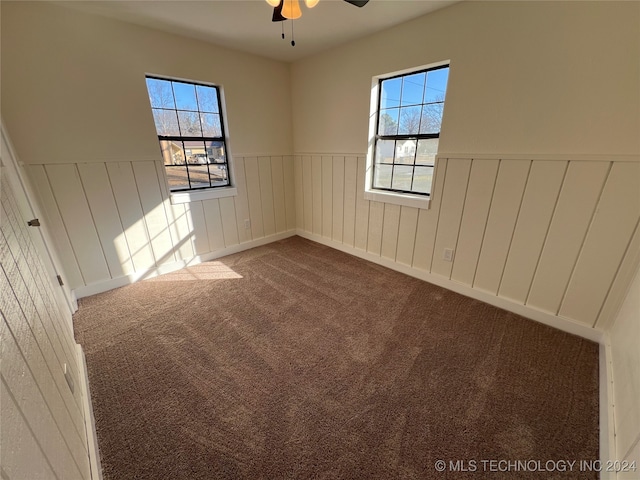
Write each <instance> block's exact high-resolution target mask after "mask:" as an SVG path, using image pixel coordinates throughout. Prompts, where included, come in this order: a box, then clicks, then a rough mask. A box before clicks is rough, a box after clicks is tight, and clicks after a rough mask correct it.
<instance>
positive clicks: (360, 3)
mask: <svg viewBox="0 0 640 480" xmlns="http://www.w3.org/2000/svg"><path fill="white" fill-rule="evenodd" d="M344 1H345V2H347V3H350V4H351V5H355V6H356V7H364V6H365V5H366V4H367V2H368V1H369V0H344Z"/></svg>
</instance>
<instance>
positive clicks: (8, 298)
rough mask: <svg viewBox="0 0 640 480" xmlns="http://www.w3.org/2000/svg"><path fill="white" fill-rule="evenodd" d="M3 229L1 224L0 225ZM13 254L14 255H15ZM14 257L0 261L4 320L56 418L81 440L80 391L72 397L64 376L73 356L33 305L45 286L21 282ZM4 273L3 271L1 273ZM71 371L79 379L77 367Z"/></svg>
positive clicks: (46, 316) (82, 422) (19, 271)
mask: <svg viewBox="0 0 640 480" xmlns="http://www.w3.org/2000/svg"><path fill="white" fill-rule="evenodd" d="M3 231H4V226H3ZM14 256H15V255H14ZM12 262H13V259H12V258H9V260H8V261H7V260H6V259H4V260H3V261H2V270H0V286H2V293H1V294H0V309H1V310H2V312H3V313H4V315H5V317H6V319H7V325H8V326H9V328H10V329H11V331H12V332H13V335H14V337H15V338H16V342H17V344H18V345H19V347H20V349H21V351H22V352H23V353H24V354H25V356H26V357H27V363H28V364H29V365H30V366H31V370H32V371H33V372H34V378H35V379H36V382H37V383H38V385H40V386H41V388H42V390H43V391H44V392H47V393H48V394H49V395H48V400H49V404H51V405H53V406H54V409H55V411H56V413H57V417H58V418H64V420H65V422H68V424H66V425H65V426H68V428H69V429H70V430H69V431H72V432H73V428H75V433H76V434H77V435H78V438H79V439H84V421H83V418H82V407H81V400H80V395H79V392H78V393H77V394H76V395H75V396H74V395H72V393H71V391H70V390H69V389H68V387H67V385H66V383H65V380H64V377H63V365H64V363H67V364H68V365H69V366H70V367H72V366H75V358H74V357H70V358H69V357H68V356H67V355H66V352H65V350H64V347H63V345H62V344H61V343H60V339H59V337H58V335H57V332H56V331H55V328H54V325H53V324H52V322H51V319H50V318H49V316H48V315H46V312H44V311H43V309H42V305H39V306H36V301H35V297H36V294H37V290H38V289H41V288H44V286H43V285H42V284H41V283H39V282H33V283H32V284H31V285H29V284H27V283H26V282H25V281H24V278H25V276H26V275H25V273H24V271H23V270H24V269H20V268H17V265H16V263H13V264H12ZM3 272H4V273H3ZM72 374H73V375H74V376H75V377H76V378H79V376H78V371H77V369H73V370H72Z"/></svg>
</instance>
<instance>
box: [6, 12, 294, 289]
mask: <svg viewBox="0 0 640 480" xmlns="http://www.w3.org/2000/svg"><path fill="white" fill-rule="evenodd" d="M1 5H2V43H1V46H2V52H1V53H2V55H1V61H2V92H1V93H2V113H3V116H4V120H5V121H6V127H7V129H8V131H9V133H10V135H11V138H12V141H13V142H14V144H15V147H16V150H17V151H18V152H20V157H21V159H22V160H23V161H24V162H25V163H26V164H27V165H28V168H27V171H28V173H29V175H30V178H31V180H32V181H33V183H34V185H35V186H36V190H37V194H38V196H39V200H40V203H41V204H42V206H43V209H44V210H45V214H46V221H47V222H48V223H49V227H50V229H51V231H52V234H53V236H54V241H55V244H56V249H57V251H58V252H59V255H60V257H61V258H62V261H63V263H64V270H65V272H64V273H65V275H64V278H65V280H66V282H67V283H68V284H69V285H70V286H71V287H72V288H73V289H75V291H76V293H77V294H78V296H83V295H87V294H91V293H95V292H97V291H100V290H104V289H108V288H113V287H114V286H119V285H122V284H124V283H127V282H129V281H133V280H136V279H139V278H144V277H146V276H149V275H153V274H156V273H158V272H162V271H167V270H171V269H174V268H178V267H181V266H183V265H184V264H185V263H188V262H190V261H197V260H198V259H202V258H212V257H214V256H218V255H222V254H225V253H229V252H231V251H233V250H234V249H238V248H248V247H250V246H254V245H257V244H259V243H264V242H267V241H271V240H274V239H276V238H279V236H282V235H290V234H292V233H293V229H294V228H295V225H294V220H293V218H294V212H293V209H294V208H295V207H294V202H293V195H294V188H293V162H292V157H291V155H290V154H291V148H292V129H291V99H290V72H289V69H290V67H289V65H288V64H284V63H281V62H276V61H272V60H267V59H264V58H260V57H256V56H254V55H249V54H244V53H240V52H235V51H231V50H228V49H225V48H222V47H217V46H214V45H211V44H208V43H204V42H200V41H196V40H192V39H187V38H184V37H180V36H176V35H171V34H167V33H162V32H160V31H157V30H154V29H150V28H144V27H140V26H136V25H133V24H128V23H124V22H120V21H116V20H112V19H108V18H102V17H98V16H95V15H89V14H86V13H83V12H79V11H76V10H73V9H68V8H64V7H61V6H59V5H52V4H50V3H47V2H2V4H1ZM147 73H152V74H157V75H165V76H170V77H176V78H186V79H193V80H197V81H202V82H211V83H215V84H217V85H221V86H222V88H223V90H224V96H225V103H226V110H227V113H228V117H227V120H228V125H227V126H228V133H229V137H230V138H229V140H230V141H229V145H228V150H229V151H230V153H231V155H232V162H233V167H234V170H233V173H235V178H232V181H233V182H234V184H235V186H237V189H238V195H237V196H234V197H228V198H221V199H219V200H218V199H213V200H205V201H195V202H192V203H189V204H181V205H172V204H171V202H170V200H169V192H168V190H167V182H166V175H165V172H164V169H163V168H162V165H161V161H162V158H161V156H160V148H159V145H158V139H157V136H156V132H155V126H154V122H153V117H152V115H151V108H150V105H149V99H148V94H147V90H146V83H145V74H147ZM245 220H249V222H250V228H245ZM287 232H289V233H287Z"/></svg>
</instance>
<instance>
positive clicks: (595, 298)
mask: <svg viewBox="0 0 640 480" xmlns="http://www.w3.org/2000/svg"><path fill="white" fill-rule="evenodd" d="M293 161H294V164H295V165H294V172H295V179H296V186H295V191H296V192H297V193H298V195H299V197H300V198H297V199H296V202H297V203H296V205H297V207H298V211H297V217H296V227H297V230H298V232H299V233H300V234H303V235H304V236H305V237H307V238H313V239H317V240H318V241H320V239H321V238H322V239H323V240H322V241H323V243H327V240H330V242H328V244H334V245H336V246H338V245H339V246H340V248H341V249H343V250H345V251H349V248H351V249H353V253H355V254H358V255H361V254H360V253H358V252H360V251H364V252H367V254H370V255H373V256H374V257H376V258H377V257H380V258H381V259H383V260H384V262H385V264H389V261H391V262H392V263H391V264H392V265H398V268H399V269H401V270H403V271H405V270H406V267H410V268H411V269H412V270H414V271H416V272H422V271H426V272H428V273H429V274H431V275H437V276H439V277H443V278H444V279H447V280H449V281H451V282H455V284H457V285H458V284H459V285H460V286H461V287H462V286H466V287H467V288H469V289H473V290H476V291H479V292H482V294H483V295H484V294H488V295H493V296H496V297H499V298H500V299H501V302H502V301H503V300H504V301H505V302H511V303H513V304H514V305H517V306H519V307H522V306H524V307H525V311H526V309H527V308H528V309H529V310H530V311H531V312H532V315H531V316H533V317H535V315H533V312H543V313H545V314H550V315H552V316H556V317H562V318H563V319H565V320H569V321H572V322H578V323H579V324H581V325H585V326H588V327H598V328H604V326H605V325H606V324H607V322H608V321H610V317H611V315H612V314H614V313H615V311H616V307H617V306H618V305H619V303H620V302H621V299H622V297H623V294H621V292H620V290H621V289H624V288H626V285H627V284H628V281H629V276H630V273H629V271H633V270H632V268H631V267H628V266H626V263H628V262H632V263H634V262H635V263H637V261H638V260H637V257H638V254H637V250H638V248H639V245H638V244H639V239H638V236H639V234H638V233H637V230H638V222H639V220H640V193H639V192H640V162H638V161H634V160H630V159H615V158H614V159H613V160H612V161H607V160H606V159H602V158H593V159H591V158H585V157H584V156H578V157H576V160H571V159H570V156H567V155H562V156H557V158H556V156H551V155H546V156H545V155H535V156H532V157H531V158H530V159H527V158H526V155H519V156H518V157H517V158H511V157H508V158H501V156H500V155H496V156H489V155H482V156H479V158H474V156H473V155H459V156H453V155H452V156H451V157H450V158H440V159H439V160H438V162H437V164H436V173H435V176H434V185H433V188H432V192H433V193H432V198H431V205H430V208H429V209H428V210H425V209H415V208H409V207H398V206H394V205H391V204H385V203H382V202H378V201H369V200H365V198H364V168H365V158H364V156H359V157H354V156H349V155H344V156H339V155H335V154H334V155H331V156H328V155H322V154H320V155H296V156H294V157H293ZM327 197H330V199H327ZM445 248H451V249H453V250H454V257H453V261H452V262H448V261H445V260H444V259H443V253H444V249H445ZM625 262H626V263H625ZM635 263H634V264H635ZM632 267H633V266H632ZM618 275H622V277H624V278H621V279H619V278H618ZM418 276H419V275H418ZM469 291H470V292H471V290H469ZM507 304H508V303H507Z"/></svg>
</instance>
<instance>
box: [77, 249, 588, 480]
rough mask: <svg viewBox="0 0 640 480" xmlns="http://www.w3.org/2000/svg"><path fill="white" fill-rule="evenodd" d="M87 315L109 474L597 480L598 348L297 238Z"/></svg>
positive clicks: (96, 299) (87, 305) (130, 289)
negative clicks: (591, 466) (440, 467)
mask: <svg viewBox="0 0 640 480" xmlns="http://www.w3.org/2000/svg"><path fill="white" fill-rule="evenodd" d="M74 322H75V329H76V338H77V341H78V342H79V343H80V344H82V346H83V347H84V350H85V353H86V356H87V362H88V369H89V379H90V385H91V391H92V397H93V408H94V412H95V417H96V423H97V432H98V441H99V446H100V454H101V457H102V466H103V470H104V478H105V479H106V480H112V479H262V478H263V479H294V478H295V479H311V478H314V479H315V478H322V479H414V478H427V479H430V478H434V479H441V478H452V479H453V478H455V479H459V478H474V479H484V478H489V479H501V478H509V479H528V478H531V479H556V478H580V479H591V478H592V479H596V478H597V474H595V473H594V474H589V473H585V472H579V471H578V468H579V466H578V464H575V465H574V466H573V471H570V469H569V468H568V467H567V468H566V470H568V472H564V473H563V472H558V471H549V470H554V469H557V468H560V464H558V463H555V464H548V463H546V462H547V461H560V460H562V461H565V460H566V461H573V460H576V461H580V460H595V459H597V458H598V346H597V345H596V344H595V343H593V342H590V341H587V340H584V339H581V338H578V337H575V336H572V335H569V334H566V333H563V332H561V331H558V330H555V329H552V328H549V327H547V326H544V325H541V324H539V323H536V322H533V321H530V320H526V319H524V318H522V317H519V316H517V315H514V314H512V313H509V312H506V311H503V310H500V309H497V308H494V307H492V306H489V305H486V304H483V303H481V302H478V301H475V300H472V299H469V298H466V297H464V296H461V295H458V294H456V293H453V292H450V291H447V290H445V289H442V288H439V287H436V286H433V285H430V284H428V283H425V282H422V281H420V280H417V279H414V278H411V277H408V276H405V275H402V274H400V273H397V272H394V271H391V270H388V269H386V268H383V267H380V266H378V265H375V264H372V263H369V262H365V261H363V260H361V259H358V258H355V257H353V256H350V255H347V254H344V253H342V252H339V251H337V250H334V249H331V248H328V247H325V246H322V245H319V244H316V243H314V242H310V241H307V240H304V239H301V238H299V237H293V238H290V239H287V240H283V241H281V242H277V243H273V244H270V245H267V246H264V247H260V248H256V249H253V250H249V251H246V252H242V253H239V254H236V255H232V256H229V257H225V258H223V259H220V260H219V261H214V262H209V263H205V264H202V265H199V266H195V267H190V268H187V269H185V270H181V271H180V272H176V273H173V274H169V275H165V276H163V277H158V278H156V279H153V280H147V281H144V282H139V283H137V284H134V285H131V286H127V287H124V288H120V289H117V290H112V291H110V292H106V293H103V294H100V295H96V296H93V297H89V298H84V299H82V300H81V301H80V309H79V311H78V312H77V314H76V315H75V316H74ZM437 460H444V461H446V462H447V463H446V470H445V471H444V472H442V473H440V472H437V471H436V468H435V465H436V463H435V462H436V461H437ZM483 460H485V461H489V460H494V461H499V460H520V461H522V464H520V466H519V467H518V466H508V465H507V464H505V463H502V464H498V463H495V464H489V463H483V462H482V461H483ZM456 461H461V462H464V463H460V464H458V467H459V468H461V469H467V470H473V465H474V463H473V462H475V470H476V471H475V472H466V473H465V472H461V471H458V472H452V471H451V470H452V467H454V466H455V463H454V464H453V465H452V464H451V463H450V462H456ZM525 461H528V463H527V464H526V468H524V467H525V464H524V462H525ZM531 461H537V462H541V463H538V464H537V465H540V466H541V467H542V468H545V469H546V470H547V471H546V472H545V473H543V472H540V471H533V472H531V471H524V470H537V469H538V468H537V467H536V466H535V465H536V464H533V463H531ZM492 465H494V466H495V470H499V469H500V465H502V469H503V470H510V472H496V471H492ZM554 465H555V467H554Z"/></svg>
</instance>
